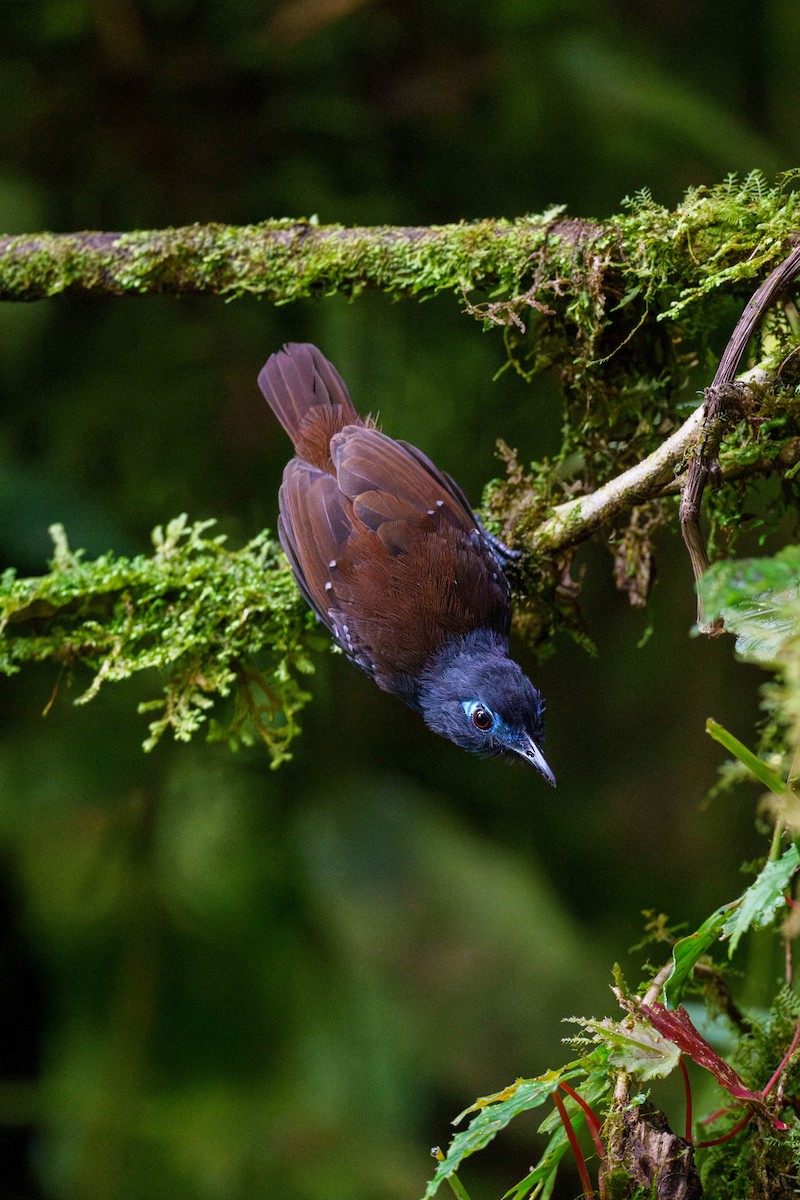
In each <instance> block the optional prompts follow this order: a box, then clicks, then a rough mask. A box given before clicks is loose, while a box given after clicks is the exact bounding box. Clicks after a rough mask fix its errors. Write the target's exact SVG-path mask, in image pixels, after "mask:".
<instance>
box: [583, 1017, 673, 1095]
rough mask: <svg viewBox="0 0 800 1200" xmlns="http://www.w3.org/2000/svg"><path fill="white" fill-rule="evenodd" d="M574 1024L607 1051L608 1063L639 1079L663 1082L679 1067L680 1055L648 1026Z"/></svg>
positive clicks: (605, 1021) (627, 1022)
mask: <svg viewBox="0 0 800 1200" xmlns="http://www.w3.org/2000/svg"><path fill="white" fill-rule="evenodd" d="M573 1020H574V1021H575V1022H576V1023H577V1024H578V1025H582V1026H583V1028H584V1029H588V1030H589V1032H590V1033H591V1034H593V1035H594V1038H595V1040H596V1041H598V1042H602V1043H603V1044H604V1045H605V1046H606V1047H607V1049H608V1061H609V1062H610V1063H611V1064H612V1065H613V1066H615V1067H622V1068H623V1070H625V1071H630V1072H631V1073H632V1074H634V1075H637V1076H638V1077H639V1079H641V1080H643V1081H645V1082H646V1081H647V1080H649V1079H663V1078H664V1077H665V1076H667V1075H669V1074H670V1073H671V1072H672V1071H674V1070H675V1068H676V1067H677V1065H678V1059H679V1058H680V1051H679V1050H678V1048H677V1046H675V1045H673V1043H672V1042H670V1041H668V1040H667V1038H665V1037H662V1035H661V1034H660V1033H659V1032H658V1031H657V1030H656V1029H653V1027H652V1026H651V1025H649V1024H647V1023H646V1022H644V1021H639V1020H636V1019H635V1018H634V1019H631V1018H630V1017H628V1018H626V1019H625V1020H624V1021H613V1020H612V1019H611V1018H610V1017H604V1018H603V1019H602V1020H599V1021H598V1020H595V1019H594V1018H586V1017H574V1018H573Z"/></svg>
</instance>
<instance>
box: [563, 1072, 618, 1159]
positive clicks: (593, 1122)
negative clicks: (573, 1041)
mask: <svg viewBox="0 0 800 1200" xmlns="http://www.w3.org/2000/svg"><path fill="white" fill-rule="evenodd" d="M558 1086H559V1087H560V1088H563V1090H564V1091H565V1092H566V1093H567V1095H568V1096H571V1097H572V1099H573V1100H574V1101H575V1103H576V1104H579V1105H580V1106H581V1108H582V1109H583V1112H584V1115H585V1117H586V1124H587V1125H588V1127H589V1133H590V1134H591V1135H592V1141H593V1142H594V1148H595V1150H596V1151H597V1153H598V1155H599V1156H600V1161H601V1162H604V1161H605V1157H606V1148H605V1146H604V1145H603V1143H602V1141H601V1139H600V1129H601V1126H602V1122H601V1120H600V1118H599V1117H598V1115H597V1113H596V1112H595V1111H594V1109H593V1108H592V1107H591V1105H589V1104H587V1103H586V1101H585V1100H584V1098H583V1096H581V1095H579V1094H578V1093H577V1092H576V1091H575V1089H574V1088H572V1087H570V1086H569V1084H568V1083H564V1081H563V1079H562V1080H559V1084H558Z"/></svg>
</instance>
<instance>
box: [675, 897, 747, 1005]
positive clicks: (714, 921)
mask: <svg viewBox="0 0 800 1200" xmlns="http://www.w3.org/2000/svg"><path fill="white" fill-rule="evenodd" d="M741 902H742V898H741V897H739V899H738V900H732V901H731V903H730V904H723V905H722V907H721V908H718V909H717V911H716V912H714V913H712V914H711V916H710V917H707V918H706V920H705V921H704V922H703V924H702V925H701V926H700V928H699V929H696V930H695V932H694V933H689V934H687V935H686V937H682V938H679V939H678V941H677V942H676V943H675V945H674V946H673V947H672V971H671V973H670V976H669V978H668V979H667V981H666V983H665V984H664V988H663V995H664V999H665V1001H666V1003H667V1004H668V1005H669V1006H670V1007H671V1008H675V1007H676V1006H677V1004H678V1003H679V1002H680V999H681V997H682V995H683V991H684V988H685V987H686V984H687V982H688V981H689V979H690V978H691V974H692V971H693V970H694V968H695V965H696V963H697V962H698V961H699V960H700V959H701V958H702V956H703V955H704V954H705V953H706V951H707V950H708V948H709V947H710V946H711V945H713V943H714V942H715V941H716V940H717V938H718V937H719V935H720V933H721V931H722V928H723V926H724V925H725V923H726V921H728V920H729V919H730V914H731V911H732V910H734V909H736V908H737V907H738V906H739V905H740V904H741Z"/></svg>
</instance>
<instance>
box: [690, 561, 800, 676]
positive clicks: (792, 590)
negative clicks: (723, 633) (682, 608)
mask: <svg viewBox="0 0 800 1200" xmlns="http://www.w3.org/2000/svg"><path fill="white" fill-rule="evenodd" d="M699 590H700V596H701V598H702V601H703V607H704V609H705V612H706V616H707V618H708V619H709V620H713V619H715V618H716V617H722V619H723V620H724V622H725V626H726V628H727V629H729V630H730V631H731V632H732V633H735V634H736V650H737V653H738V654H739V655H741V657H742V658H745V659H747V660H748V661H749V662H756V663H760V664H761V665H766V666H769V665H771V664H776V663H780V662H781V661H782V659H783V657H784V655H785V653H786V651H787V649H788V648H789V646H790V644H791V643H792V642H794V641H795V640H796V639H797V638H798V637H800V546H787V547H786V548H785V549H783V550H781V551H780V553H778V554H776V555H775V556H774V557H773V558H745V559H740V560H739V561H734V562H721V563H715V564H714V565H713V566H712V567H710V568H709V569H708V571H706V573H705V574H704V575H703V578H702V579H701V580H700V588H699Z"/></svg>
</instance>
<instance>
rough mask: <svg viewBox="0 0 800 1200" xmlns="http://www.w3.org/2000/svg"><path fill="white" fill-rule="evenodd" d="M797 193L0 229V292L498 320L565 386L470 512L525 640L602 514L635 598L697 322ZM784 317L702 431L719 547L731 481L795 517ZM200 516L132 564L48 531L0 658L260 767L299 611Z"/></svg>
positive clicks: (790, 330) (279, 579)
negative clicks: (166, 297)
mask: <svg viewBox="0 0 800 1200" xmlns="http://www.w3.org/2000/svg"><path fill="white" fill-rule="evenodd" d="M794 185H795V177H794V176H790V175H787V176H786V177H785V178H784V179H782V180H781V181H779V182H778V184H777V185H776V186H767V185H766V183H765V182H764V180H763V179H762V178H761V176H759V175H758V174H753V175H751V176H749V177H748V178H747V179H744V180H742V181H737V180H735V179H729V180H727V181H726V182H725V183H723V184H721V185H718V186H717V187H714V188H699V189H695V190H693V191H691V192H689V193H687V195H686V197H685V198H684V200H683V202H682V203H681V204H680V205H679V206H678V207H677V208H676V209H675V210H674V211H669V210H667V209H665V208H663V207H661V206H660V205H658V204H656V203H655V202H654V201H653V200H652V198H651V197H650V196H649V195H648V194H647V193H642V194H640V195H638V196H637V197H634V198H633V199H632V200H629V201H626V202H625V204H624V206H623V211H622V213H621V214H620V215H619V216H616V217H614V218H611V219H609V220H607V221H604V222H588V221H581V220H574V219H569V218H567V217H565V216H564V215H563V213H562V212H561V211H560V210H553V211H552V212H550V213H546V214H543V215H542V216H539V217H525V218H521V219H519V220H515V221H501V220H492V221H489V220H487V221H478V222H474V223H471V224H467V223H460V224H457V225H449V226H440V227H430V228H422V229H413V228H388V227H384V228H372V229H347V228H344V227H342V226H322V225H318V224H317V223H315V222H314V221H296V220H285V221H270V222H265V223H264V224H261V225H255V226H248V227H242V228H234V227H230V226H222V225H207V226H199V225H198V226H190V227H187V228H184V229H168V230H159V231H154V232H135V233H126V234H115V233H82V234H65V235H55V234H40V235H31V236H26V237H17V238H0V298H5V299H12V300H34V299H40V298H43V297H46V296H54V295H58V294H60V293H64V292H84V293H94V294H105V295H115V296H120V295H143V294H153V293H160V294H170V295H178V294H181V293H193V294H197V293H207V294H208V293H210V294H216V295H219V296H222V297H225V298H232V297H237V296H242V295H246V294H253V295H258V296H262V297H264V298H265V299H268V300H270V301H272V302H273V303H286V302H288V301H290V300H295V299H299V298H302V297H308V296H313V295H319V294H331V293H335V292H340V293H345V294H347V295H351V296H352V295H355V294H357V293H358V292H360V291H361V290H363V289H366V288H376V289H380V290H382V291H384V292H386V293H388V294H390V295H393V296H399V295H407V296H415V297H418V298H424V297H426V296H430V295H433V294H435V293H437V292H442V291H445V292H448V291H449V292H454V293H455V294H456V295H457V296H458V297H459V300H460V301H461V302H462V303H463V304H464V306H465V309H466V311H467V312H468V313H469V314H471V315H473V316H475V317H477V318H478V319H480V320H481V321H482V322H483V323H484V325H485V326H486V327H488V328H491V327H493V326H498V327H500V328H501V329H502V331H503V335H504V337H505V341H506V347H507V350H508V356H509V364H510V365H512V366H513V367H514V368H515V369H516V370H517V371H518V372H519V373H520V374H522V375H523V376H525V377H526V378H529V377H531V376H533V375H534V374H536V373H537V372H538V371H541V370H543V369H548V370H550V371H552V373H553V374H555V376H556V377H557V378H558V380H559V382H560V384H561V387H562V393H563V397H564V421H563V430H564V432H563V442H562V446H561V449H560V451H559V453H558V454H557V455H556V456H555V457H554V459H552V460H550V461H545V462H539V463H533V464H531V465H530V466H529V467H527V468H526V467H523V466H522V465H521V464H520V463H519V462H518V460H517V457H516V454H515V453H514V452H513V451H509V450H504V452H503V453H504V457H505V459H506V464H507V467H508V470H507V474H506V478H504V479H502V480H496V481H494V482H493V483H492V484H490V485H489V487H488V489H487V492H486V495H485V502H484V515H485V517H486V519H487V521H488V522H489V523H490V524H491V525H492V526H493V528H494V529H496V530H497V531H499V532H501V533H502V535H503V536H504V538H505V540H506V541H508V542H509V543H510V544H512V545H518V546H520V548H521V549H522V550H523V558H522V562H521V565H520V569H519V571H518V573H517V578H516V580H515V583H516V586H517V590H518V593H519V595H518V601H517V605H516V617H517V621H516V624H517V628H518V630H519V631H520V632H522V633H523V634H525V635H526V636H527V637H528V638H529V639H530V640H532V641H541V640H543V639H545V638H547V637H548V636H549V635H550V634H551V633H552V632H553V630H554V629H555V628H556V627H561V628H564V627H567V628H571V629H572V631H573V632H577V633H580V630H581V628H582V626H581V619H580V614H579V613H578V610H577V604H576V597H577V592H578V590H579V588H578V586H577V585H576V584H575V582H574V580H573V579H572V578H571V576H570V561H571V556H572V554H573V552H574V549H575V547H576V546H577V545H578V544H579V543H580V542H581V541H583V540H585V539H586V538H588V537H589V536H591V535H592V534H593V533H595V532H596V531H597V530H598V529H600V528H601V527H602V529H603V540H604V543H605V544H607V545H610V547H611V549H612V552H613V554H614V574H615V578H616V580H617V584H618V586H620V587H622V588H623V589H624V590H625V591H626V592H627V593H628V594H629V596H630V599H631V601H632V602H633V603H637V604H638V603H644V601H645V599H646V596H647V592H648V588H649V583H650V577H651V571H652V561H653V537H654V534H655V532H656V530H657V529H658V528H659V527H661V526H663V525H664V524H666V523H668V522H670V521H673V520H674V518H675V517H676V515H677V504H676V502H675V499H674V497H675V492H676V474H677V473H679V472H680V471H681V470H682V468H683V466H684V465H685V463H686V460H687V458H688V457H690V456H691V455H692V453H693V450H694V444H695V440H696V436H697V433H698V430H699V427H700V415H699V411H698V412H696V413H695V414H694V415H693V416H690V417H688V419H687V412H688V411H689V410H690V409H691V408H693V407H694V406H695V405H696V404H697V394H696V393H697V389H698V386H700V387H702V386H704V385H705V384H706V383H707V382H708V378H710V376H711V375H712V374H713V366H714V364H713V363H712V362H711V360H710V359H709V358H708V356H707V351H706V344H707V341H708V335H709V333H710V331H711V330H715V329H717V327H718V325H719V316H720V304H721V302H722V301H725V302H726V303H727V302H729V300H730V298H731V296H734V297H736V298H737V299H740V300H741V302H742V303H743V304H744V303H745V302H747V301H748V299H749V297H750V295H751V293H752V292H753V287H754V281H756V280H761V279H763V278H764V276H765V275H766V274H767V273H768V271H769V269H770V268H772V267H774V266H775V265H776V264H777V263H778V262H780V261H781V260H782V259H783V258H784V257H785V255H786V254H787V251H788V249H789V248H790V247H791V246H792V245H793V244H795V243H796V241H797V239H798V227H799V226H800V220H798V211H797V210H798V202H797V193H796V192H795V191H794V190H793V189H794ZM798 327H800V318H798V316H797V310H796V307H795V306H794V304H793V303H792V302H791V301H787V302H786V303H785V304H776V305H774V306H773V307H772V308H771V309H770V311H769V312H768V314H767V316H766V319H765V320H764V321H763V322H762V324H761V327H760V329H759V330H758V333H757V334H756V335H755V336H754V337H753V338H752V346H751V353H750V359H749V360H748V364H747V365H748V366H749V367H750V368H751V375H750V379H751V383H752V382H753V381H756V382H757V387H752V388H751V393H752V397H751V399H752V404H751V408H750V411H748V412H747V413H745V414H743V418H742V420H741V421H739V422H738V423H737V424H736V425H735V427H733V428H730V429H729V430H728V432H727V433H726V436H725V439H724V440H723V443H722V447H721V450H722V454H721V465H722V477H723V478H724V479H726V480H727V481H728V482H727V483H726V484H725V486H724V487H723V488H722V489H721V490H720V491H718V492H717V493H715V494H714V496H713V497H712V498H711V500H710V504H709V508H710V510H711V514H712V518H713V521H712V534H713V536H715V537H716V538H717V539H718V540H720V539H727V544H728V546H729V547H730V546H732V545H733V543H734V542H735V538H736V536H738V534H739V533H740V532H741V530H742V527H743V522H742V517H741V514H742V511H743V507H744V504H743V499H744V489H745V487H746V486H747V482H748V480H750V479H753V478H758V477H760V476H762V477H763V475H765V474H769V475H771V476H772V479H773V481H774V482H775V484H776V486H775V487H774V488H773V492H772V494H771V496H770V502H769V511H768V513H767V514H766V516H764V517H763V518H760V520H761V521H762V525H763V524H766V523H767V522H773V523H774V524H777V523H779V522H780V521H781V520H782V519H784V518H785V516H786V514H787V513H789V512H791V513H792V514H793V520H794V521H795V522H796V521H797V494H796V475H797V471H798V469H799V468H798V462H800V371H799V370H798V364H799V363H800V358H798V355H797V353H796V351H797V341H798V336H799V333H798ZM754 364H758V366H757V367H755V366H754ZM705 371H708V377H704V372H705ZM207 528H208V526H207V524H205V525H204V524H202V523H201V524H200V525H195V526H191V527H190V526H188V525H187V524H186V522H185V519H179V520H178V521H175V522H172V523H171V524H170V525H169V526H168V527H167V530H166V532H164V531H159V530H157V531H156V535H155V553H154V555H153V556H152V557H150V558H146V557H140V558H135V559H131V560H127V559H120V558H115V557H113V556H111V555H108V556H105V557H104V558H101V559H98V560H97V561H96V562H94V563H87V562H84V561H83V560H82V559H81V557H80V555H79V554H73V553H72V552H71V551H70V550H69V548H68V546H67V543H66V539H65V536H64V534H63V531H61V532H57V543H56V556H55V559H54V562H53V564H52V569H51V571H50V573H49V574H48V575H46V576H44V577H42V578H41V579H32V580H18V579H16V578H15V576H14V574H13V572H6V574H5V575H4V576H2V579H1V580H0V672H5V673H7V674H9V673H13V672H15V671H17V670H19V668H20V666H21V665H22V664H23V663H25V662H33V661H49V662H54V663H56V664H59V665H61V666H62V667H63V668H66V669H68V670H69V671H70V673H73V674H75V675H76V676H77V674H78V671H79V669H85V668H86V667H88V668H89V669H90V670H91V671H92V677H91V682H90V683H89V685H88V687H87V689H86V690H84V692H83V693H82V694H81V695H80V696H79V698H78V702H82V701H85V700H87V699H90V698H91V697H92V696H94V695H95V694H96V693H97V691H98V689H99V688H100V687H101V686H102V684H103V683H104V682H106V681H111V680H117V679H123V678H127V677H129V676H131V675H134V674H137V673H139V672H141V671H143V670H145V669H152V668H155V669H156V670H158V671H160V672H161V674H162V676H163V694H162V696H161V697H159V698H154V699H153V700H152V701H148V702H146V703H145V704H144V705H143V706H142V708H143V711H152V712H153V713H154V716H153V719H152V723H151V725H150V737H149V738H148V741H147V743H146V744H147V745H148V746H151V745H153V744H155V742H156V741H157V740H158V738H159V736H160V735H161V734H162V733H163V732H164V731H165V730H167V729H171V730H172V732H173V733H174V734H175V736H176V737H178V738H188V737H189V736H191V734H192V733H193V732H195V730H197V729H198V728H199V727H200V726H202V725H204V724H205V725H206V727H207V728H208V729H209V731H210V732H211V734H212V736H217V737H227V738H228V740H229V741H230V742H231V744H232V745H237V744H240V743H242V742H247V741H251V740H253V739H254V738H256V737H261V738H262V739H263V740H264V741H265V742H266V744H267V746H268V748H269V750H270V753H271V755H272V757H273V761H274V762H279V761H281V759H282V758H284V757H286V755H287V752H288V747H289V744H290V742H291V739H292V737H293V735H294V733H295V731H296V729H297V723H296V715H297V713H298V712H299V710H300V708H301V707H302V705H303V703H304V701H305V700H306V698H307V697H306V695H305V693H304V692H303V690H302V689H301V687H300V683H299V680H300V678H301V677H302V675H303V673H304V672H307V671H309V670H310V669H311V665H310V661H309V656H308V649H309V646H310V644H311V642H312V641H313V640H314V636H315V635H314V634H313V633H312V632H311V631H312V623H311V619H310V617H309V614H308V613H307V612H306V611H305V608H304V605H303V604H302V602H301V600H300V598H299V596H298V593H297V590H296V587H295V585H294V582H293V580H292V578H291V574H290V572H289V571H288V568H287V566H286V564H285V562H284V560H283V558H282V556H281V555H280V551H279V550H278V548H277V547H276V545H275V543H274V542H273V541H271V540H270V539H269V537H268V536H267V535H266V534H263V535H260V536H259V537H257V538H256V539H254V541H252V542H251V543H249V545H247V546H245V547H244V548H243V549H241V550H239V551H231V550H229V549H227V548H226V547H225V546H224V543H223V540H222V539H221V538H218V537H209V536H207ZM689 587H691V581H690V578H689V576H688V573H687V589H688V588H689ZM254 664H255V665H254ZM219 696H221V697H226V696H232V697H233V701H232V702H233V704H234V711H233V715H232V717H231V718H230V720H229V721H228V722H227V724H226V725H225V726H224V727H222V726H220V725H217V724H215V723H214V722H213V721H211V720H210V719H209V720H207V718H208V717H209V708H210V706H211V704H212V703H213V701H214V699H215V698H216V697H219Z"/></svg>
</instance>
